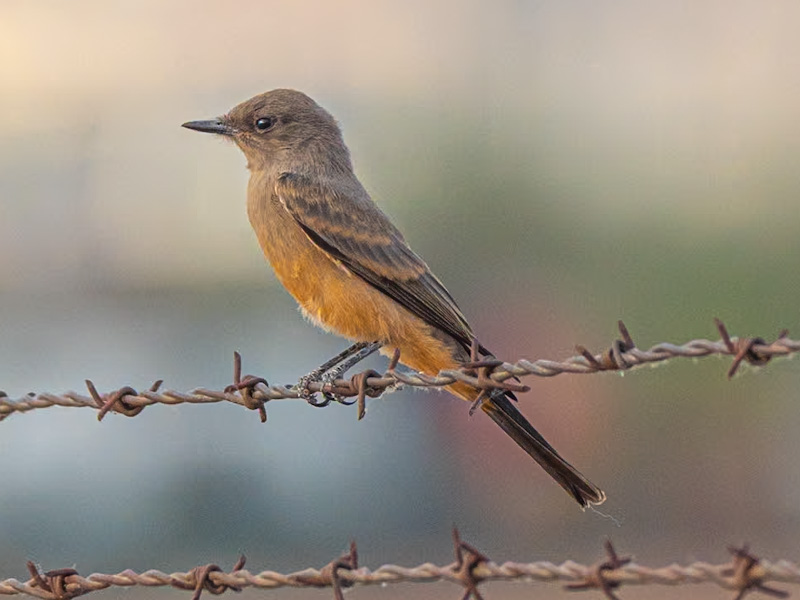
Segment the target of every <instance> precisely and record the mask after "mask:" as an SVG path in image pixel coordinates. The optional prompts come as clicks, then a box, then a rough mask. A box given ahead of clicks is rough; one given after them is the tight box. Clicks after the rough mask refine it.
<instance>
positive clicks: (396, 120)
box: [0, 0, 800, 599]
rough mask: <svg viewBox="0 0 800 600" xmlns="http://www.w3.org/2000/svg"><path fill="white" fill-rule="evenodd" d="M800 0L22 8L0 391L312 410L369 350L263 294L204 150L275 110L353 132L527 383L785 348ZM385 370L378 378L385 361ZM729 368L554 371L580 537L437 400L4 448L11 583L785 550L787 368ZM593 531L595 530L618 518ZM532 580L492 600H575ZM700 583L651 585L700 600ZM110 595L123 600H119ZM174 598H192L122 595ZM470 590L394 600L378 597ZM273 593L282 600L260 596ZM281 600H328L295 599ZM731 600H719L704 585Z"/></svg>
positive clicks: (0, 90) (0, 501)
mask: <svg viewBox="0 0 800 600" xmlns="http://www.w3.org/2000/svg"><path fill="white" fill-rule="evenodd" d="M798 22H800V5H798V4H797V3H794V2H770V3H761V2H733V3H731V2H723V1H722V0H720V1H716V2H713V1H712V2H701V3H696V2H669V3H664V2H633V1H622V2H598V3H585V2H572V1H566V2H564V1H558V2H556V1H546V2H519V1H512V0H498V1H496V2H493V3H491V5H490V4H489V3H482V2H429V1H425V2H422V1H412V2H405V3H398V2H392V3H390V2H372V1H366V0H351V1H345V2H338V3H327V2H256V1H240V2H237V3H235V4H231V3H228V2H223V1H221V0H220V1H210V2H189V1H173V2H169V3H164V2H161V1H155V0H136V1H123V2H113V3H109V2H105V1H101V0H97V1H90V0H79V1H75V2H69V3H63V2H56V1H44V0H40V1H38V2H25V1H15V0H4V2H2V3H1V4H0V389H2V390H4V391H5V392H6V393H7V394H9V395H10V396H11V397H19V396H22V395H23V394H24V393H26V392H29V391H34V392H65V391H67V390H75V391H78V392H82V393H85V388H84V384H83V381H84V380H85V379H87V378H89V379H92V380H93V381H94V382H95V384H96V385H97V386H98V387H99V388H100V389H101V390H111V389H117V388H119V387H122V386H124V385H132V386H134V387H136V388H137V389H142V388H146V387H148V386H149V385H150V384H151V383H152V381H153V380H155V379H159V378H163V379H164V380H165V385H166V386H167V387H168V388H171V389H177V390H188V389H190V388H192V387H198V386H203V387H210V388H222V387H224V386H225V385H227V384H228V383H230V381H231V377H232V375H231V372H232V360H231V359H232V354H233V351H234V350H238V351H240V352H242V353H243V355H244V361H245V370H246V371H247V372H249V373H256V374H259V375H264V376H266V377H267V378H268V379H269V380H270V382H272V383H290V382H293V381H296V380H297V378H298V377H299V376H300V375H302V374H304V373H306V372H308V371H309V370H311V369H312V368H314V367H315V366H317V365H318V364H320V363H321V362H323V361H324V360H325V359H326V358H328V357H329V356H330V355H332V354H334V353H335V352H337V351H338V350H340V349H342V348H343V347H344V346H345V345H346V342H344V341H343V340H341V339H337V338H335V337H333V336H330V335H326V334H324V333H322V332H320V331H318V330H316V329H315V328H313V327H312V326H311V325H309V324H308V323H306V322H304V320H303V318H302V317H301V316H300V314H299V313H298V311H297V310H296V308H295V304H294V302H293V300H292V299H291V298H290V297H289V296H288V295H287V294H286V293H285V292H284V291H283V290H282V289H281V288H280V286H279V285H278V284H277V282H276V280H275V279H274V276H273V275H272V273H271V272H270V270H269V269H268V267H267V266H266V264H265V261H264V259H263V258H262V256H261V254H260V252H259V249H258V246H257V244H256V241H255V237H254V235H253V234H252V232H251V230H250V226H249V224H248V222H247V217H246V214H245V204H244V203H245V186H246V183H247V177H248V174H247V171H246V169H245V161H244V158H243V156H242V155H241V153H240V152H239V151H238V150H237V149H236V148H235V147H234V146H232V145H231V144H228V143H224V142H222V141H220V140H218V139H214V138H212V137H211V136H207V135H206V136H204V135H199V134H197V133H194V132H190V131H187V130H185V129H182V128H181V127H180V124H181V123H183V122H184V121H187V120H191V119H202V118H210V117H214V116H217V115H220V114H222V113H224V112H226V111H227V110H228V109H229V108H230V107H232V106H233V105H235V104H237V103H238V102H240V101H242V100H245V99H247V98H249V97H250V96H252V95H255V94H257V93H260V92H263V91H266V90H268V89H272V88H276V87H293V88H297V89H300V90H303V91H305V92H306V93H308V94H309V95H311V96H312V97H313V98H315V99H316V100H317V101H318V102H319V103H320V104H322V105H323V106H324V107H326V108H327V109H328V110H329V111H331V112H332V113H333V114H334V115H335V116H336V117H337V119H338V120H339V121H340V123H341V125H342V127H343V130H344V135H345V140H346V142H347V143H348V145H349V147H350V149H351V152H352V155H353V160H354V163H355V166H356V171H357V174H358V175H359V177H360V178H361V180H362V181H363V182H364V184H365V186H366V187H367V189H368V190H370V191H371V193H372V194H373V197H374V198H375V199H376V201H377V202H378V203H379V204H380V205H381V207H382V208H383V209H384V210H385V211H386V212H387V213H388V214H390V215H391V216H392V218H393V219H394V220H395V222H396V223H397V224H398V226H399V227H400V228H401V229H402V230H403V231H404V232H405V234H406V237H407V239H408V240H409V242H410V244H411V245H412V247H414V248H415V250H416V251H417V252H418V253H420V254H421V255H422V256H423V257H425V258H426V260H427V261H428V263H429V264H430V265H431V267H432V268H433V270H434V271H435V272H436V273H437V274H438V275H439V277H440V278H441V279H442V280H443V281H444V282H445V284H446V285H447V286H448V288H449V289H450V291H451V292H452V293H453V295H454V296H455V297H456V298H457V299H458V301H459V303H460V305H461V306H462V308H463V310H464V312H465V313H466V315H467V317H468V318H469V319H470V321H471V322H472V323H473V325H474V327H475V329H476V331H477V332H478V334H479V335H480V337H481V340H482V341H483V342H484V343H485V344H486V345H487V346H488V347H490V348H492V349H493V350H494V351H495V352H496V353H497V354H498V355H499V356H500V357H502V358H504V359H506V360H512V361H513V360H516V359H518V358H527V359H530V360H535V359H538V358H552V359H563V358H566V357H568V356H571V355H573V354H574V347H575V345H576V344H584V345H586V346H587V347H589V348H590V349H592V350H593V351H595V352H600V351H602V350H603V349H604V348H607V347H608V346H609V344H610V342H611V340H613V339H614V337H615V336H616V335H617V332H616V326H615V324H616V321H617V319H623V320H624V321H625V323H626V324H627V325H628V327H629V328H630V330H631V332H632V334H633V336H634V339H635V340H636V341H637V343H638V344H639V345H640V346H641V347H649V346H650V345H652V344H654V343H656V342H661V341H670V342H675V343H682V342H684V341H687V340H689V339H693V338H698V337H708V338H710V339H717V337H718V336H717V333H716V331H715V329H714V325H713V321H712V319H713V317H715V316H717V317H720V318H721V319H723V320H724V321H725V322H726V323H727V324H728V326H729V327H730V329H731V331H732V333H733V334H735V335H742V336H746V335H760V336H764V337H766V338H771V337H774V335H775V334H776V333H777V332H778V330H780V329H781V328H784V327H788V328H789V329H790V332H791V333H795V334H798V333H799V332H798V308H797V290H798V289H799V288H798V284H799V283H800V282H799V281H798V279H799V278H800V275H799V274H798V267H800V242H799V241H798V236H797V232H798V228H799V227H800V211H798V194H800V179H799V178H798V172H800V168H799V167H800V153H799V152H798V151H799V150H800V118H799V117H800V108H799V107H800V37H798V35H797V32H798V29H797V24H798ZM371 364H372V365H373V366H376V367H377V368H379V369H381V368H383V367H385V364H386V363H385V361H384V360H383V359H376V360H375V361H374V362H373V363H371ZM728 365H729V362H728V361H727V360H722V359H713V358H710V359H704V360H697V361H688V360H682V361H673V362H670V363H669V364H665V365H662V366H660V367H659V368H657V369H650V368H643V369H640V370H636V371H633V372H629V373H626V374H625V376H624V377H621V376H620V375H616V374H606V375H595V376H585V377H581V376H560V377H557V378H554V379H550V380H543V379H534V378H530V379H528V380H526V382H527V383H530V384H531V385H532V386H533V390H532V392H530V393H529V394H526V395H524V396H522V397H521V402H520V407H521V409H522V410H523V412H524V413H525V414H526V415H527V416H528V417H529V418H530V419H531V420H532V422H533V423H535V424H536V425H537V427H539V428H540V429H541V431H542V432H543V433H544V434H545V435H546V436H547V437H548V439H549V440H550V441H551V442H552V443H553V444H554V445H555V446H556V447H557V448H558V449H559V450H560V451H561V452H562V453H563V454H564V456H565V457H567V458H568V459H569V460H570V461H571V462H573V463H574V464H575V465H576V466H577V467H578V468H579V469H580V470H581V471H583V472H584V473H585V474H586V475H587V476H588V477H589V478H590V479H592V480H593V481H595V482H597V483H598V484H600V485H601V486H602V487H603V488H604V489H605V491H606V492H607V494H608V496H609V500H608V501H607V502H606V504H604V505H603V506H602V507H600V510H601V511H602V514H601V513H599V512H592V511H587V512H585V513H584V512H581V511H580V510H579V509H578V508H577V506H576V505H575V504H574V503H573V502H572V501H571V500H570V498H569V497H568V496H567V495H566V494H564V492H563V491H562V490H561V489H560V488H559V487H558V486H557V485H556V484H554V483H553V482H552V481H551V480H550V479H549V478H548V477H547V476H546V475H545V474H544V472H542V471H541V469H539V468H538V467H537V466H536V465H535V464H534V463H533V462H532V461H531V460H530V459H529V458H528V457H527V455H525V454H524V453H523V452H522V451H520V450H519V449H518V448H517V447H516V446H515V445H514V444H513V443H512V442H511V441H510V440H509V439H507V438H506V437H505V436H504V435H503V433H502V432H501V431H500V430H499V429H498V428H497V427H496V426H495V425H494V424H493V423H491V422H490V421H489V420H488V419H486V418H485V417H484V416H483V415H476V416H475V417H474V418H469V417H468V415H467V407H466V405H465V404H464V403H463V402H461V401H458V400H456V399H454V398H451V397H450V396H448V395H447V394H444V393H423V392H413V391H407V392H403V393H397V394H393V395H390V396H387V397H386V398H384V399H380V400H374V401H371V402H370V403H369V411H368V414H367V418H366V419H365V420H363V421H362V422H357V421H356V412H355V410H354V408H345V407H339V406H334V407H330V408H327V409H325V410H317V409H314V408H312V407H309V406H307V405H305V404H303V403H301V402H275V403H273V404H270V405H269V407H268V408H269V421H268V423H267V424H266V425H262V424H261V423H259V421H258V418H257V415H256V414H254V413H251V412H248V411H245V410H242V409H241V408H239V407H236V406H232V405H226V406H223V405H215V406H189V405H184V406H179V407H165V406H156V407H151V408H148V409H147V410H145V411H144V412H143V413H142V414H141V415H139V416H138V417H136V418H135V419H128V418H125V417H122V416H118V415H109V416H108V417H107V418H106V419H105V420H104V421H103V422H102V423H98V422H97V420H96V418H95V417H96V414H95V413H94V412H93V411H91V410H85V409H84V410H79V409H60V408H51V409H48V410H41V411H35V412H32V413H29V414H16V415H13V416H11V417H9V418H8V419H7V420H5V421H4V422H2V423H0V453H2V457H3V460H2V467H0V478H1V479H2V481H3V484H2V485H1V486H0V539H2V540H3V543H2V545H0V579H4V578H7V577H17V578H19V579H25V578H26V577H27V573H26V571H25V568H24V564H25V560H27V559H32V560H35V561H37V562H39V563H41V565H42V566H43V568H44V569H51V568H60V567H67V566H73V565H74V566H75V567H76V568H77V569H79V571H80V572H81V573H83V574H88V573H90V572H93V571H100V572H117V571H120V570H122V569H125V568H132V569H137V570H141V569H147V568H159V569H161V570H164V571H167V572H169V571H176V570H186V569H189V568H191V567H192V566H194V565H196V564H202V563H206V562H216V563H218V564H220V565H221V566H223V567H224V568H229V567H230V566H231V565H232V564H233V562H234V561H235V560H236V557H237V555H238V553H239V552H244V553H246V555H247V556H248V559H249V562H248V568H250V569H251V570H253V571H260V570H262V569H266V568H269V569H273V570H276V571H292V570H297V569H301V568H303V567H307V566H315V567H320V566H322V565H324V564H325V563H327V562H328V561H329V560H331V559H332V558H333V557H335V556H338V554H339V553H340V552H341V551H343V550H345V549H346V547H347V545H348V543H349V540H350V539H351V538H352V539H356V540H357V541H358V543H359V550H360V553H361V558H362V562H363V563H364V564H366V565H368V566H370V567H377V566H379V565H380V564H382V563H384V562H393V563H397V564H403V565H415V564H418V563H421V562H423V561H433V562H437V563H447V562H449V561H450V560H451V559H452V558H451V557H452V549H451V543H450V528H451V526H452V525H453V524H457V525H458V526H459V527H460V529H461V532H462V535H463V536H464V538H465V539H466V540H468V541H469V542H471V543H473V544H475V545H476V546H477V547H479V548H480V549H481V550H483V551H484V552H485V553H486V554H488V555H489V556H490V557H491V558H493V559H494V560H495V561H498V562H502V561H505V560H516V561H524V562H528V561H534V560H551V561H553V562H561V561H563V560H566V559H573V560H576V561H579V562H593V561H595V560H596V559H599V558H600V557H601V556H602V542H603V541H604V540H605V539H606V538H608V537H610V538H612V539H613V540H614V541H615V543H616V545H617V547H618V549H619V551H620V552H621V553H629V552H631V553H634V554H635V556H636V559H637V560H638V561H639V562H642V563H644V564H650V565H661V564H667V563H670V562H673V561H676V562H680V563H685V562H690V561H693V560H706V561H709V562H724V561H726V560H728V555H727V553H726V551H725V547H726V545H727V544H729V543H740V542H743V541H749V542H750V544H751V547H752V549H753V550H754V551H755V552H756V553H761V554H763V555H765V556H766V557H768V558H773V559H777V558H789V559H791V558H793V557H796V549H797V543H796V540H797V538H798V536H800V469H799V468H798V463H797V456H798V452H800V436H798V431H800V410H799V409H798V405H797V391H796V390H797V389H798V386H799V385H800V373H799V372H798V369H797V365H796V364H795V363H792V362H790V361H788V360H776V361H774V362H773V363H772V364H770V365H769V366H768V367H767V368H766V369H764V370H763V371H758V372H757V371H755V370H754V369H752V368H750V369H744V372H743V373H742V374H740V375H738V376H737V377H736V378H734V379H733V380H732V381H727V380H726V378H725V372H726V370H727V368H728ZM606 515H607V516H606ZM558 589H559V588H558V587H556V586H552V585H548V586H545V585H544V584H524V585H514V586H511V585H508V586H501V585H492V586H487V588H486V591H487V594H489V595H491V596H492V597H498V598H499V597H507V598H522V597H525V598H529V597H554V596H558V597H562V596H564V595H565V594H564V593H562V592H559V591H558ZM700 591H703V592H705V591H706V590H704V588H699V589H697V588H696V589H693V590H691V592H690V591H689V590H686V589H680V588H679V589H676V590H666V591H664V590H660V589H656V588H645V589H641V590H640V591H639V592H638V593H640V594H641V595H645V596H646V597H670V598H672V597H676V598H677V597H681V596H685V595H686V594H687V593H692V594H694V595H695V597H697V594H698V593H699V592H700ZM109 593H110V592H109ZM127 593H128V594H129V595H130V594H133V595H135V597H145V596H148V597H150V596H152V597H153V598H156V597H165V596H169V595H172V596H174V597H178V596H180V597H184V595H183V594H182V593H180V592H177V591H168V590H145V589H143V588H137V589H134V590H131V591H128V592H127ZM409 594H413V595H414V597H416V598H439V597H442V598H445V597H446V598H450V597H453V598H455V597H457V596H458V594H459V590H458V589H455V588H453V587H452V586H448V585H446V584H442V585H440V586H438V587H437V586H427V585H425V586H408V585H406V586H392V587H389V588H365V589H357V590H355V591H353V592H351V597H354V598H365V599H366V598H401V597H406V596H408V595H409ZM248 595H252V597H254V598H255V597H261V596H262V595H263V594H258V593H256V594H248ZM274 595H275V597H286V598H306V597H308V598H323V597H329V596H330V592H329V591H326V590H323V591H314V592H306V591H294V592H286V591H284V592H280V593H275V594H274ZM708 597H711V598H721V597H727V593H723V592H721V591H718V590H716V589H712V590H708Z"/></svg>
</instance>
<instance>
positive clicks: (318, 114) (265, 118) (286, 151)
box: [183, 89, 349, 170]
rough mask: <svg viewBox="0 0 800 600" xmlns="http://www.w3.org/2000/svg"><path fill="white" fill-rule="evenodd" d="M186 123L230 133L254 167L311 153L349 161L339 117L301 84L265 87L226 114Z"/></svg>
mask: <svg viewBox="0 0 800 600" xmlns="http://www.w3.org/2000/svg"><path fill="white" fill-rule="evenodd" d="M183 127H186V128H188V129H194V130H195V131H203V132H206V133H216V134H218V135H223V136H227V137H230V138H231V139H232V140H233V141H234V142H236V144H237V145H238V146H239V148H241V149H242V152H244V154H245V156H246V157H247V164H248V167H249V168H250V169H251V170H258V169H262V168H267V167H268V166H270V165H272V166H275V165H276V164H278V165H285V164H292V163H301V164H306V163H308V162H309V159H310V160H311V162H318V161H320V160H322V161H331V160H333V161H338V160H342V159H344V162H345V163H346V164H347V165H349V157H348V154H347V149H346V147H345V146H344V142H343V141H342V134H341V131H340V130H339V126H338V125H337V123H336V121H335V120H334V118H333V117H332V116H331V115H330V114H329V113H328V112H327V111H326V110H325V109H324V108H322V107H321V106H320V105H319V104H317V103H316V102H314V101H313V100H312V99H311V98H309V97H308V96H306V95H305V94H303V93H302V92H298V91H296V90H288V89H278V90H272V91H270V92H265V93H263V94H259V95H258V96H255V97H253V98H250V100H247V101H245V102H242V103H241V104H239V105H237V106H235V107H234V108H232V109H231V110H230V111H229V112H228V113H227V114H226V115H223V116H221V117H218V118H216V119H210V120H206V121H189V122H188V123H184V124H183ZM320 166H325V165H320Z"/></svg>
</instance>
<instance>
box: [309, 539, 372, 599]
mask: <svg viewBox="0 0 800 600" xmlns="http://www.w3.org/2000/svg"><path fill="white" fill-rule="evenodd" d="M356 569H358V548H357V547H356V543H355V541H351V542H350V551H349V552H347V553H345V554H342V555H341V556H340V557H339V558H336V559H334V560H332V561H331V562H329V563H328V564H327V565H325V566H324V567H322V570H321V571H320V572H319V574H318V575H316V576H313V577H310V578H308V579H307V580H306V581H307V582H308V584H309V585H314V586H315V587H330V588H333V597H334V599H335V600H344V593H343V592H342V588H345V587H350V586H351V585H353V584H352V583H351V582H349V581H343V580H342V579H341V578H340V575H339V571H340V570H341V571H355V570H356ZM298 580H301V579H300V578H298Z"/></svg>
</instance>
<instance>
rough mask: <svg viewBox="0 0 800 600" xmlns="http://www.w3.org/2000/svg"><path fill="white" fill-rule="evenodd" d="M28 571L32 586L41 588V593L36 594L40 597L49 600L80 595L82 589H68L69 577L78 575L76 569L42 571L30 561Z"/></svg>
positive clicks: (66, 598) (60, 599) (65, 599)
mask: <svg viewBox="0 0 800 600" xmlns="http://www.w3.org/2000/svg"><path fill="white" fill-rule="evenodd" d="M27 566H28V572H29V573H30V574H31V588H34V589H38V590H41V593H37V594H35V595H36V596H38V597H39V598H46V599H48V600H69V598H74V597H76V596H80V595H81V594H82V593H84V592H82V591H77V592H76V591H69V590H67V587H66V584H67V578H68V577H71V576H73V575H77V574H78V572H77V571H76V570H75V569H55V570H53V571H47V572H45V573H42V572H41V571H40V570H39V567H37V566H36V565H35V564H34V563H33V562H32V561H30V560H29V561H28V563H27Z"/></svg>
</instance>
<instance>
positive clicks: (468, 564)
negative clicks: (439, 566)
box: [453, 527, 489, 600]
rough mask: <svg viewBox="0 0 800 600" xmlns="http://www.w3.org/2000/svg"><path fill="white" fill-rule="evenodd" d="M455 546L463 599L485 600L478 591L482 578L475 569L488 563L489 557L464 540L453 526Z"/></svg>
mask: <svg viewBox="0 0 800 600" xmlns="http://www.w3.org/2000/svg"><path fill="white" fill-rule="evenodd" d="M453 547H454V549H455V553H456V564H455V565H454V568H453V571H454V573H455V579H456V580H457V581H459V582H460V583H461V585H463V586H464V596H463V597H462V598H461V600H469V599H470V598H474V600H483V596H481V593H480V592H479V591H478V584H479V583H480V582H481V581H482V578H481V577H479V576H478V575H477V574H476V573H475V570H476V569H477V568H478V567H479V566H480V565H483V564H485V563H488V562H489V558H488V557H487V556H486V555H485V554H483V553H482V552H480V551H479V550H477V549H476V548H475V546H472V545H471V544H468V543H467V542H465V541H463V540H462V539H461V535H460V534H459V533H458V529H457V528H456V527H453Z"/></svg>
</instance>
